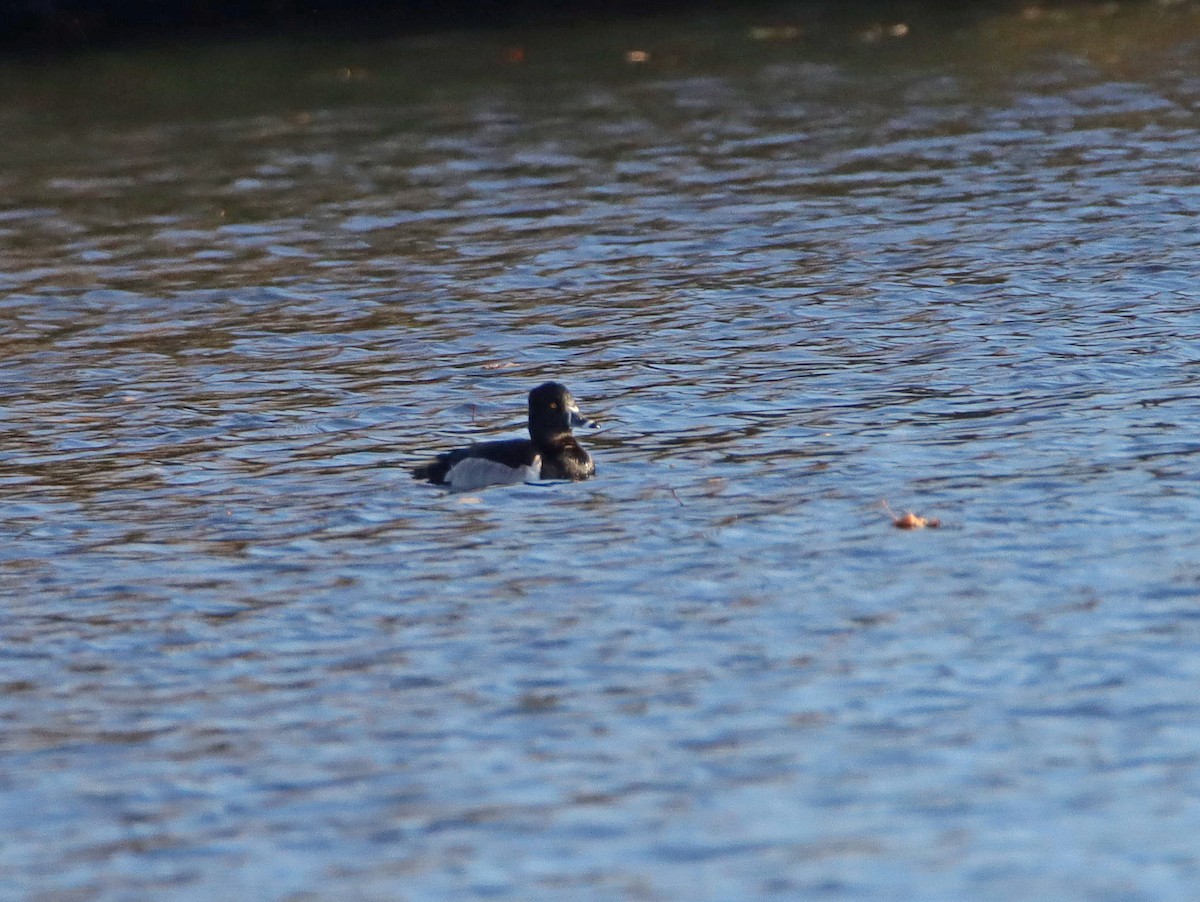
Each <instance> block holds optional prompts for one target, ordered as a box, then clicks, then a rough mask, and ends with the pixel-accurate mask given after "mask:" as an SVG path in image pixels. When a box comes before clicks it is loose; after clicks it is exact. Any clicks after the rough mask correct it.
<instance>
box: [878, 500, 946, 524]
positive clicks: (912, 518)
mask: <svg viewBox="0 0 1200 902" xmlns="http://www.w3.org/2000/svg"><path fill="white" fill-rule="evenodd" d="M883 509H884V510H885V511H887V513H888V516H889V517H891V518H892V525H893V526H894V527H896V528H897V529H937V528H938V527H939V526H941V525H942V521H941V520H939V519H938V518H937V517H920V516H918V515H916V514H914V513H913V512H912V511H905V512H904V513H902V514H897V513H896V512H895V511H894V510H892V506H891V505H890V504H888V503H887V499H884V501H883Z"/></svg>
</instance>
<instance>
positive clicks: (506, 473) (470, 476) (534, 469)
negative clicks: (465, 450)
mask: <svg viewBox="0 0 1200 902" xmlns="http://www.w3.org/2000/svg"><path fill="white" fill-rule="evenodd" d="M541 475H542V459H541V458H540V457H535V458H534V459H533V463H532V464H530V465H529V466H528V467H516V468H513V467H508V466H505V465H504V464H501V463H497V462H496V461H494V460H488V459H487V458H485V457H467V458H464V459H463V460H460V461H459V462H458V463H456V464H455V465H454V466H452V467H451V468H450V469H449V470H448V471H447V472H446V485H448V486H450V489H451V491H454V492H473V491H475V490H476V489H482V488H486V487H487V486H489V485H516V484H517V483H519V482H531V481H533V480H536V479H538V478H540V477H541Z"/></svg>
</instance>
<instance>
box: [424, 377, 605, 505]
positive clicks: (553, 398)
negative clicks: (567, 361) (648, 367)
mask: <svg viewBox="0 0 1200 902" xmlns="http://www.w3.org/2000/svg"><path fill="white" fill-rule="evenodd" d="M598 427H599V424H598V423H597V422H595V421H594V420H590V419H588V418H587V417H585V416H584V415H583V414H581V413H580V412H579V405H578V404H576V403H575V398H574V397H573V396H572V395H571V393H570V391H568V390H567V387H566V386H565V385H563V384H562V383H560V382H545V383H543V384H541V385H539V386H538V387H537V388H535V389H533V390H532V391H531V392H530V393H529V438H514V439H501V440H498V441H491V442H477V443H475V444H474V445H470V446H468V447H466V448H455V449H454V450H452V451H443V452H442V453H440V454H438V455H437V456H436V457H435V458H434V459H433V460H432V461H429V462H428V463H425V464H421V465H420V466H417V467H414V468H413V470H412V474H413V478H414V479H420V480H423V481H425V482H429V483H432V484H433V485H444V486H448V487H449V488H450V489H451V490H452V491H458V492H469V491H474V490H476V489H481V488H484V487H486V486H491V485H512V484H515V483H520V482H537V481H541V480H570V481H572V482H577V481H580V480H583V479H590V478H591V477H592V476H594V475H596V463H595V461H593V460H592V457H591V455H590V454H588V453H587V451H586V450H585V449H584V447H583V446H582V445H581V444H579V442H578V441H577V440H576V438H575V436H574V435H573V434H572V432H571V430H572V428H588V429H595V428H598Z"/></svg>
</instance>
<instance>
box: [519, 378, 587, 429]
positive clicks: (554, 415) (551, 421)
mask: <svg viewBox="0 0 1200 902" xmlns="http://www.w3.org/2000/svg"><path fill="white" fill-rule="evenodd" d="M599 425H600V424H599V423H597V422H595V421H594V420H589V419H588V418H587V417H585V416H584V415H583V414H581V413H580V412H579V405H578V404H576V403H575V399H574V398H573V397H572V396H571V393H570V392H569V391H567V387H566V386H565V385H562V384H560V383H558V382H546V383H543V384H542V385H539V386H538V387H537V388H535V389H534V390H533V391H531V392H530V393H529V434H530V435H531V436H533V437H534V438H536V437H537V436H539V435H545V436H551V435H559V434H561V433H563V432H570V431H571V429H572V428H573V427H578V428H589V429H595V428H596V427H598V426H599Z"/></svg>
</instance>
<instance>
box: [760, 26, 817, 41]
mask: <svg viewBox="0 0 1200 902" xmlns="http://www.w3.org/2000/svg"><path fill="white" fill-rule="evenodd" d="M803 34H804V32H803V30H802V29H801V28H800V26H798V25H752V26H751V27H750V30H749V31H748V32H747V36H748V37H749V38H750V40H752V41H798V40H800V38H801V37H802V36H803Z"/></svg>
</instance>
